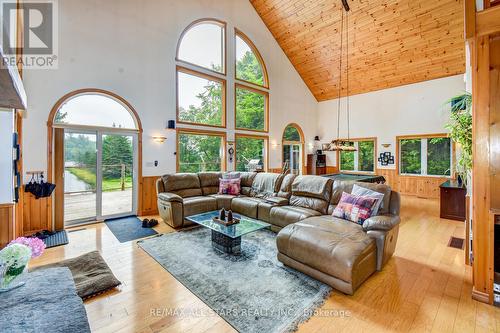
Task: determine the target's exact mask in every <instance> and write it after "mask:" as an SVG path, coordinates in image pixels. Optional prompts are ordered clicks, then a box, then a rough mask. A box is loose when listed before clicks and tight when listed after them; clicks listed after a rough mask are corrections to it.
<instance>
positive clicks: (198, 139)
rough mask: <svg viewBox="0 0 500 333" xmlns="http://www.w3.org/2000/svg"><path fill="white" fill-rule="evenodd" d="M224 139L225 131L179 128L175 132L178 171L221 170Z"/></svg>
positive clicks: (222, 167)
mask: <svg viewBox="0 0 500 333" xmlns="http://www.w3.org/2000/svg"><path fill="white" fill-rule="evenodd" d="M225 141H226V137H225V133H216V132H205V133H201V132H191V131H187V130H180V131H179V132H178V134H177V142H178V147H177V152H178V155H179V160H178V164H179V165H178V171H179V172H201V171H220V170H223V169H224V167H225V165H224V164H225V163H224V150H225V149H224V147H225Z"/></svg>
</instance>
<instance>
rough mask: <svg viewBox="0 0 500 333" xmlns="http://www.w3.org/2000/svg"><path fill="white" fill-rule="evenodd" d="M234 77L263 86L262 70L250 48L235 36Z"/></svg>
mask: <svg viewBox="0 0 500 333" xmlns="http://www.w3.org/2000/svg"><path fill="white" fill-rule="evenodd" d="M236 78H237V79H239V80H243V81H247V82H250V83H254V84H257V85H259V86H264V70H263V68H262V64H261V63H260V61H259V58H257V56H256V55H255V53H254V52H253V50H252V48H251V47H250V46H249V45H248V44H247V43H246V42H245V41H244V40H243V39H242V38H241V37H240V36H236Z"/></svg>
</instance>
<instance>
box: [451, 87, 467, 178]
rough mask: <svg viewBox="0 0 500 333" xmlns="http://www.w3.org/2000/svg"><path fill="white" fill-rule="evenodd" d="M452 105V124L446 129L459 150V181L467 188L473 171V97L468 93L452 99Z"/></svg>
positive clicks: (457, 167) (457, 164)
mask: <svg viewBox="0 0 500 333" xmlns="http://www.w3.org/2000/svg"><path fill="white" fill-rule="evenodd" d="M450 103H451V114H450V122H449V123H448V124H446V126H445V127H446V129H447V130H449V131H450V138H451V139H452V140H453V141H454V142H455V143H456V144H457V146H458V148H459V154H458V159H457V163H456V166H455V169H456V172H457V174H458V177H459V179H458V180H459V182H460V181H463V182H464V184H465V185H466V186H467V182H468V179H469V178H470V171H471V170H472V95H471V94H470V93H468V92H466V93H464V94H461V95H459V96H456V97H454V98H452V99H451V100H450Z"/></svg>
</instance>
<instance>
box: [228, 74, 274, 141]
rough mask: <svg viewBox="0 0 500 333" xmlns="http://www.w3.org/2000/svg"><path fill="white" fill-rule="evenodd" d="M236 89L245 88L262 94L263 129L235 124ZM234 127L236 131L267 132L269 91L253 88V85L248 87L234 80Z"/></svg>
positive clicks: (236, 111)
mask: <svg viewBox="0 0 500 333" xmlns="http://www.w3.org/2000/svg"><path fill="white" fill-rule="evenodd" d="M238 89H242V90H247V91H250V92H253V93H256V94H259V95H263V96H264V129H263V130H259V129H251V128H242V127H238V126H236V123H237V121H236V118H237V113H238V110H237V104H238V103H237V99H238V97H237V96H236V91H237V90H238ZM234 129H235V130H237V131H248V132H260V133H269V92H267V91H264V90H260V89H255V88H253V87H249V86H246V85H243V84H240V83H237V82H235V83H234Z"/></svg>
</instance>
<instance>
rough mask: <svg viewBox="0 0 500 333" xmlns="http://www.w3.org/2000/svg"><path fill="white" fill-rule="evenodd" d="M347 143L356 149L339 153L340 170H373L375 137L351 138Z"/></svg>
mask: <svg viewBox="0 0 500 333" xmlns="http://www.w3.org/2000/svg"><path fill="white" fill-rule="evenodd" d="M349 145H351V146H354V147H355V148H356V151H341V152H340V153H339V160H340V170H341V171H353V172H375V154H376V151H375V139H366V140H353V141H351V142H349Z"/></svg>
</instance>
